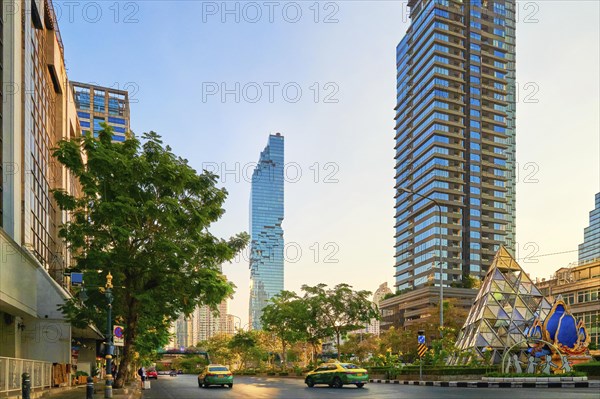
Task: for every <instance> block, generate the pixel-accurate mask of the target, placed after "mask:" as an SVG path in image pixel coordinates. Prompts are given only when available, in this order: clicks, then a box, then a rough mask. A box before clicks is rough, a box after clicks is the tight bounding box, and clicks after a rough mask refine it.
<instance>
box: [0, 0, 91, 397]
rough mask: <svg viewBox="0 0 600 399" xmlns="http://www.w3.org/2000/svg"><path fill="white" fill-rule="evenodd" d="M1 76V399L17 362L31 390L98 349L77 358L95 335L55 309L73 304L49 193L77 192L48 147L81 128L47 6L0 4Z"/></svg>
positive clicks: (15, 385) (61, 215)
mask: <svg viewBox="0 0 600 399" xmlns="http://www.w3.org/2000/svg"><path fill="white" fill-rule="evenodd" d="M0 80H1V83H2V86H1V87H2V90H0V96H1V97H2V98H1V100H2V101H0V132H1V135H0V147H1V148H0V161H1V162H0V165H1V168H2V169H1V173H0V176H1V178H0V179H1V183H2V185H1V188H0V206H1V210H0V248H1V249H0V251H1V255H2V265H1V266H0V337H2V339H0V359H1V360H0V375H1V376H2V377H0V396H5V395H6V392H10V391H15V390H18V389H19V387H20V381H21V376H20V373H21V372H23V371H25V370H26V369H23V370H20V369H19V368H18V367H14V366H15V365H17V364H24V365H25V366H26V367H28V369H27V370H29V371H30V372H31V373H33V374H34V375H32V381H33V384H34V387H41V386H49V385H51V384H54V383H57V381H58V382H60V383H63V382H64V383H67V384H69V383H70V381H62V380H60V378H59V376H56V377H57V379H55V380H54V381H50V379H51V373H50V369H51V368H52V367H53V363H55V364H63V365H65V364H73V363H75V362H76V361H77V358H78V359H79V360H80V363H79V366H81V370H87V371H89V370H90V366H91V362H94V363H95V355H96V353H95V343H94V345H93V348H83V346H82V347H79V348H78V349H77V358H75V357H72V349H73V348H72V345H71V342H72V341H74V342H79V341H80V340H79V338H81V340H82V341H83V336H86V337H89V338H92V337H94V338H101V335H99V334H98V333H97V331H96V330H93V329H86V330H85V331H84V330H77V329H75V328H72V326H71V325H70V323H69V322H68V321H67V320H65V317H64V316H63V314H62V313H61V311H60V310H58V305H61V304H64V302H65V300H67V299H68V298H70V294H69V292H68V291H67V288H68V278H67V277H66V276H65V274H64V271H65V269H66V268H67V267H68V266H69V264H70V263H69V262H70V255H69V252H68V250H67V248H66V245H64V243H63V240H62V239H61V238H60V237H59V234H58V233H59V229H60V226H61V224H62V223H64V222H65V221H66V220H67V218H68V215H67V213H66V212H62V211H61V210H60V209H59V208H58V206H57V204H56V202H55V201H54V198H53V196H52V190H53V189H63V190H67V191H68V192H70V193H73V194H76V193H77V190H78V186H77V184H76V181H75V180H74V179H73V177H72V176H71V175H70V173H69V172H68V171H67V170H66V169H65V168H64V167H62V166H61V165H60V164H58V162H57V161H55V160H54V158H53V156H52V149H53V148H54V147H55V146H56V145H57V143H58V142H59V140H61V139H69V138H72V137H76V136H78V135H80V128H79V123H78V120H77V113H76V110H75V106H74V98H73V95H72V91H71V90H70V88H69V83H68V78H67V72H66V68H65V61H64V48H63V44H62V40H61V37H60V32H59V29H58V24H57V18H56V14H55V12H54V9H53V7H52V2H51V1H44V0H33V1H25V2H23V1H6V0H5V1H3V2H2V7H0ZM44 337H46V338H44ZM48 337H56V338H55V339H54V338H53V339H47V338H48ZM82 359H91V361H90V362H88V361H87V360H86V361H85V362H83V361H81V360H82ZM34 361H36V362H37V363H35V366H34V363H33V362H34ZM42 370H44V371H45V373H46V374H45V376H44V377H43V376H42V374H41V371H42ZM42 377H43V378H42ZM13 393H14V392H13ZM8 396H11V394H10V393H9V394H8Z"/></svg>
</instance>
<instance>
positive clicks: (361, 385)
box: [356, 382, 365, 388]
mask: <svg viewBox="0 0 600 399" xmlns="http://www.w3.org/2000/svg"><path fill="white" fill-rule="evenodd" d="M364 386H365V384H364V383H362V382H359V383H358V384H356V387H357V388H362V387H364Z"/></svg>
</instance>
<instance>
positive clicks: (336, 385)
mask: <svg viewBox="0 0 600 399" xmlns="http://www.w3.org/2000/svg"><path fill="white" fill-rule="evenodd" d="M331 385H333V387H334V388H341V387H343V386H344V383H343V382H342V380H340V377H335V378H334V379H333V383H332V384H331Z"/></svg>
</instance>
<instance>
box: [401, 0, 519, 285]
mask: <svg viewBox="0 0 600 399" xmlns="http://www.w3.org/2000/svg"><path fill="white" fill-rule="evenodd" d="M408 6H409V8H410V18H411V20H412V21H411V24H410V27H409V28H408V31H407V33H406V35H405V36H404V38H403V39H402V41H401V42H400V43H399V45H398V47H397V50H396V61H397V104H396V108H395V110H396V117H395V120H396V126H395V130H396V136H395V140H396V147H395V148H396V156H395V159H396V176H395V189H396V197H395V198H396V205H395V208H396V214H395V219H396V223H395V229H396V234H395V238H396V244H395V249H396V254H395V257H396V264H395V268H396V273H395V277H396V283H395V286H396V289H397V290H399V291H402V290H405V289H413V288H416V287H419V286H423V285H427V284H434V285H439V282H440V275H439V272H437V273H436V270H437V267H438V264H439V263H438V262H440V261H441V262H442V263H443V264H444V267H445V268H446V271H445V272H444V276H443V280H444V284H445V285H450V284H452V283H454V285H457V284H458V285H460V281H461V280H463V281H465V280H466V279H467V276H470V275H474V276H480V277H481V276H484V275H485V268H486V267H487V266H488V265H490V264H491V263H492V260H493V258H494V254H495V253H496V251H497V250H498V248H499V246H500V245H505V246H506V247H507V248H509V249H511V250H512V251H514V242H515V233H514V228H515V99H514V95H513V94H512V93H514V92H513V88H514V82H515V14H514V8H515V3H514V0H497V1H485V0H482V1H477V0H472V1H469V2H464V1H457V0H409V1H408ZM432 200H435V202H436V203H437V204H439V207H440V208H439V209H438V207H437V206H436V204H435V203H434V202H433V201H432ZM438 213H441V216H440V215H439V214H438ZM440 252H441V253H440ZM440 258H441V259H440ZM434 262H436V263H435V267H433V266H434Z"/></svg>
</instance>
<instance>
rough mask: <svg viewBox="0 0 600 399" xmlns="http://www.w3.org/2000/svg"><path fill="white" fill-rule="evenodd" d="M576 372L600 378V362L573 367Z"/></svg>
mask: <svg viewBox="0 0 600 399" xmlns="http://www.w3.org/2000/svg"><path fill="white" fill-rule="evenodd" d="M573 369H575V371H581V372H583V373H586V374H587V375H588V376H600V362H588V363H579V364H576V365H574V366H573Z"/></svg>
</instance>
